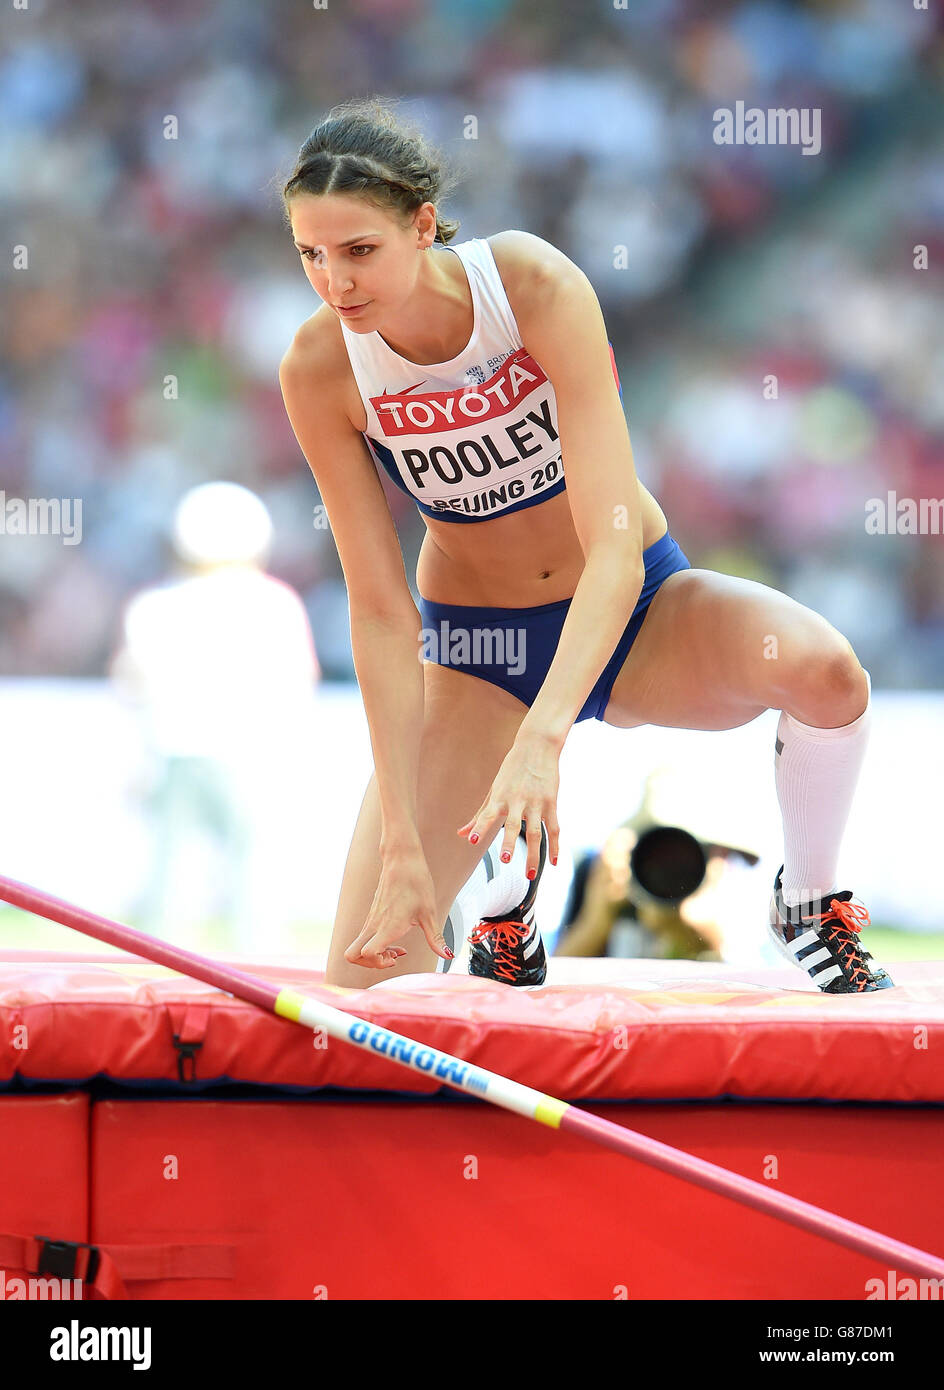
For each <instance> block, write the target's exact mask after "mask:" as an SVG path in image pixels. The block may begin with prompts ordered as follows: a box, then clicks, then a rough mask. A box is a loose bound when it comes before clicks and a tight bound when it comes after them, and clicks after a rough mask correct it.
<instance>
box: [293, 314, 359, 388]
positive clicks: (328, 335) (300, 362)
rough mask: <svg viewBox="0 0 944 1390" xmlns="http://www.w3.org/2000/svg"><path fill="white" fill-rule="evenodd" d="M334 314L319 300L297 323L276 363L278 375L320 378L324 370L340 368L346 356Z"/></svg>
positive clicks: (329, 372) (322, 376)
mask: <svg viewBox="0 0 944 1390" xmlns="http://www.w3.org/2000/svg"><path fill="white" fill-rule="evenodd" d="M345 355H346V354H345V353H344V344H343V343H342V341H341V332H340V328H339V321H338V316H337V314H334V313H332V311H331V306H330V305H329V304H322V305H321V306H320V308H318V309H316V310H315V312H314V313H313V314H311V315H310V317H309V318H307V319H305V322H304V323H302V324H299V326H298V328H297V329H296V330H295V336H294V337H293V339H292V341H291V342H290V343H289V345H288V347H287V348H286V350H285V352H284V354H283V356H282V361H281V363H280V364H279V377H280V379H281V380H283V381H284V380H285V379H286V377H289V378H297V377H300V376H304V377H311V376H312V375H314V377H315V379H317V380H321V381H323V380H324V379H325V376H326V374H329V375H330V374H333V372H335V371H337V370H339V369H340V367H341V365H342V360H343V358H344V357H345Z"/></svg>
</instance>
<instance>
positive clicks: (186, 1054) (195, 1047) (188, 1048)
mask: <svg viewBox="0 0 944 1390" xmlns="http://www.w3.org/2000/svg"><path fill="white" fill-rule="evenodd" d="M173 1036H174V1047H175V1048H176V1050H177V1079H178V1080H179V1081H181V1082H184V1083H185V1082H187V1081H196V1079H197V1053H198V1052H199V1050H200V1048H201V1047H202V1046H203V1043H202V1042H181V1040H180V1034H179V1033H175V1034H174V1035H173ZM185 1062H189V1063H190V1075H189V1076H184V1063H185Z"/></svg>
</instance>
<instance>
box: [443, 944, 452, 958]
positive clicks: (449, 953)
mask: <svg viewBox="0 0 944 1390" xmlns="http://www.w3.org/2000/svg"><path fill="white" fill-rule="evenodd" d="M443 955H445V956H448V957H449V959H450V960H455V956H454V955H453V953H452V951H450V949H449V947H448V946H444V947H443Z"/></svg>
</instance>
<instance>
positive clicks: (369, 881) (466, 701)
mask: <svg viewBox="0 0 944 1390" xmlns="http://www.w3.org/2000/svg"><path fill="white" fill-rule="evenodd" d="M423 672H424V680H425V692H426V693H425V708H424V726H423V738H422V743H421V746H420V765H419V778H418V782H417V821H418V829H419V832H420V839H421V841H422V844H423V848H424V850H425V853H426V862H427V864H428V865H429V870H430V874H431V876H432V879H433V884H434V886H435V890H436V909H437V913H438V916H439V921H440V924H444V923H445V921H446V917H447V916H448V913H449V909H450V908H451V907H452V904H453V902H454V901H455V898H456V894H457V893H458V892H459V890H460V888H461V887H462V885H463V884H464V883H465V882H466V881H467V879H468V878H469V876H470V874H471V873H472V871H473V869H474V868H475V866H476V864H477V863H478V861H479V860H480V859H481V858H482V856H483V854H484V853H485V850H486V849H487V848H488V846H487V845H484V844H478V845H470V844H469V843H468V840H466V839H463V838H461V837H460V836H459V835H457V834H456V831H457V830H458V829H459V826H460V825H464V824H465V822H466V821H467V820H468V819H469V818H470V817H471V816H473V815H474V814H475V812H476V811H477V810H478V808H479V806H480V805H481V804H482V802H483V801H484V799H485V797H486V795H487V793H488V790H489V788H490V787H491V785H492V781H493V780H494V777H495V774H496V772H497V771H498V769H499V767H500V766H501V763H502V759H503V758H504V757H505V754H506V753H507V752H508V750H509V748H510V747H511V745H512V743H514V740H515V735H516V734H517V732H518V727H519V725H520V724H521V721H522V720H523V719H524V717H525V715H526V714H527V712H528V708H527V705H525V704H524V703H523V702H522V701H521V700H517V699H516V698H515V697H514V696H513V695H510V694H509V693H508V692H507V691H506V690H502V689H501V688H500V687H499V686H496V685H491V684H490V683H489V682H488V681H484V680H481V679H480V678H479V677H477V676H470V675H468V674H467V673H466V672H463V671H457V670H454V669H452V668H450V667H448V666H438V665H436V664H434V663H432V662H427V663H425V664H424V666H423ZM380 831H381V818H380V798H379V795H378V791H377V779H376V774H372V775H371V779H370V782H369V783H368V786H367V791H366V793H365V795H364V800H363V802H362V804H361V809H360V813H359V815H358V818H357V824H356V826H355V829H354V837H353V839H352V841H351V847H350V849H349V851H348V856H347V862H346V864H345V866H344V877H343V880H342V883H341V893H340V897H339V899H338V910H337V915H336V917H335V922H334V932H333V934H332V937H331V946H330V949H329V952H328V965H327V970H326V973H325V981H326V983H327V984H333V985H344V986H347V987H349V988H354V989H364V988H366V987H368V986H369V985H375V984H377V982H378V981H379V980H382V979H386V978H388V977H389V976H391V975H412V974H416V973H418V972H420V971H432V970H435V969H436V964H437V961H438V957H437V956H436V954H435V952H433V951H431V950H430V948H429V946H428V945H427V943H426V938H425V937H424V936H423V933H422V932H421V931H420V929H419V928H418V927H414V928H413V929H412V930H411V931H409V932H408V933H407V934H406V935H405V936H403V937H401V939H400V940H399V941H398V943H397V944H398V945H399V946H403V947H404V948H405V949H406V955H405V956H403V957H401V959H400V960H399V961H398V962H397V963H396V965H393V966H391V967H390V968H389V969H385V970H372V969H369V968H368V967H366V966H361V965H351V964H350V962H349V961H346V960H345V959H344V951H345V950H346V948H347V947H348V946H349V945H350V943H351V942H352V941H353V940H354V938H355V937H356V936H357V935H358V933H359V932H360V931H361V929H362V928H363V926H364V923H365V921H366V919H367V914H368V912H369V910H370V905H371V903H372V901H373V897H374V893H375V891H376V889H377V883H378V880H379V878H380Z"/></svg>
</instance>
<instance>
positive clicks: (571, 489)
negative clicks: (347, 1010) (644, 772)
mask: <svg viewBox="0 0 944 1390" xmlns="http://www.w3.org/2000/svg"><path fill="white" fill-rule="evenodd" d="M445 187H446V183H445V180H444V178H443V175H442V173H441V164H440V160H439V157H438V155H437V153H436V151H435V150H433V149H431V147H430V146H429V145H428V143H427V141H426V140H425V138H424V137H423V135H422V133H420V132H418V131H416V130H414V129H412V128H409V127H407V126H406V125H405V124H404V123H403V122H402V121H400V120H399V118H398V117H397V115H396V113H395V112H394V110H393V109H392V107H391V104H390V103H385V102H380V101H376V100H368V101H358V102H346V103H342V105H341V106H339V107H336V108H334V110H333V111H331V112H330V113H329V114H328V116H327V118H326V119H325V120H324V121H323V122H322V123H321V124H320V125H319V126H318V127H317V128H316V129H315V130H314V131H313V132H312V134H311V135H310V136H309V138H308V139H307V140H306V141H305V143H304V145H303V146H302V148H301V150H300V152H299V155H298V159H297V162H296V165H295V168H294V170H293V172H292V174H291V177H290V178H289V179H288V180H287V182H286V183H285V185H284V187H283V190H282V196H283V201H284V208H285V214H286V220H287V222H288V224H289V226H290V228H291V232H292V236H293V240H294V244H295V246H296V247H297V250H298V253H299V255H300V257H301V260H302V266H303V268H304V271H305V274H306V275H307V277H308V280H309V282H310V284H311V286H312V288H313V289H314V290H315V291H316V292H317V294H318V295H319V296H320V298H321V299H322V300H323V301H324V302H323V304H322V305H321V307H320V308H319V309H318V310H317V311H316V312H315V313H314V314H313V315H312V316H311V317H310V318H309V319H307V320H306V321H305V322H304V323H303V324H302V326H301V327H300V328H299V330H298V332H297V333H296V335H295V338H294V341H293V342H292V343H291V345H290V347H289V348H288V350H287V352H286V354H285V356H284V358H283V360H282V364H281V368H280V373H279V377H280V382H281V386H282V392H283V397H284V401H285V407H286V410H287V412H288V416H289V419H290V421H291V424H292V427H293V429H294V431H295V435H296V437H297V439H298V443H299V445H300V447H301V449H302V452H303V453H304V455H305V457H306V459H307V460H308V463H309V466H310V468H311V471H312V473H313V475H314V478H315V481H316V483H317V485H318V489H319V492H320V495H321V499H322V502H323V504H324V506H325V509H326V512H327V516H328V520H329V523H330V526H331V529H332V532H333V536H334V540H335V543H336V545H337V549H338V554H339V557H340V561H341V565H342V568H343V571H344V576H345V581H346V585H347V591H348V596H349V602H350V619H351V638H352V646H353V654H354V662H355V669H356V671H357V677H358V683H359V686H360V690H361V694H362V697H363V700H364V706H365V712H366V716H367V720H368V725H369V728H370V737H371V746H372V750H373V755H374V773H373V775H372V777H371V779H370V783H369V785H368V787H367V791H366V794H365V796H364V800H363V803H362V806H361V809H360V813H359V816H358V820H357V824H356V828H355V831H354V836H353V840H352V843H351V846H350V850H349V853H348V857H347V862H346V865H345V870H344V877H343V882H342V887H341V892H340V897H339V902H338V910H337V916H336V919H335V923H334V932H333V936H332V941H331V947H330V952H329V959H328V967H327V973H326V981H327V982H328V983H331V984H335V985H341V986H350V987H355V988H363V987H364V986H366V985H369V984H370V983H372V982H375V981H376V980H377V979H378V973H377V972H378V971H384V972H386V974H387V975H398V974H406V973H414V972H417V971H426V970H434V969H437V968H443V965H446V967H447V968H448V962H449V960H450V959H451V957H452V954H453V952H452V949H451V946H452V945H454V944H455V941H454V940H453V941H452V942H450V941H449V940H447V936H446V934H444V933H445V928H446V925H447V924H448V925H449V927H450V933H449V934H450V935H452V928H453V927H454V925H455V922H456V921H458V922H460V923H463V922H464V917H463V903H464V905H465V913H466V915H468V912H469V897H468V885H469V884H470V883H472V882H475V881H477V880H476V879H475V874H476V873H478V876H479V878H482V877H483V873H482V867H483V864H484V865H485V875H484V876H485V877H486V878H487V879H488V882H487V890H488V893H487V895H486V897H485V898H482V899H480V902H481V904H483V905H484V910H482V907H480V908H479V909H477V910H476V909H473V910H472V921H471V923H470V925H473V926H474V927H475V930H474V932H473V934H472V937H471V938H470V940H471V942H472V952H471V960H470V967H469V968H470V970H471V971H472V972H473V973H475V974H479V975H485V976H490V977H492V978H495V979H501V980H505V981H506V982H507V983H509V984H514V985H530V984H539V983H541V981H542V980H543V979H544V972H545V956H544V949H543V946H542V944H541V939H540V934H539V932H538V929H537V924H536V922H535V921H534V911H533V905H534V893H535V890H536V887H537V883H538V881H539V877H540V873H541V871H542V869H543V867H544V861H545V856H546V855H547V854H548V853H549V855H550V858H551V862H552V863H555V862H556V859H557V853H558V834H559V827H558V821H557V812H556V801H557V793H558V761H559V757H560V753H561V749H562V748H563V745H564V741H565V739H566V738H567V734H568V731H569V730H570V728H571V726H572V725H573V724H574V723H575V722H576V721H578V720H581V719H590V718H594V719H602V720H605V721H606V722H607V723H608V724H611V725H615V726H616V727H618V728H622V729H632V728H636V727H639V726H640V725H644V724H657V725H665V726H669V727H673V728H684V729H705V730H710V729H733V728H736V727H738V726H739V725H742V724H747V723H749V722H750V721H751V720H753V719H756V718H757V716H758V715H760V714H762V713H763V712H764V711H765V710H767V709H775V710H779V711H781V715H780V721H779V724H778V729H777V739H776V751H775V760H774V765H775V779H776V790H777V795H778V799H779V804H780V807H781V811H782V814H783V825H784V864H783V866H782V869H781V871H780V872H779V873H778V874H777V877H776V882H775V884H774V891H773V897H772V901H771V909H770V921H769V923H768V930H769V931H770V933H771V935H772V936H773V939H774V941H775V943H776V944H777V946H778V947H779V949H780V950H781V951H782V952H783V953H784V954H785V955H786V956H787V958H788V959H790V960H791V961H792V962H793V963H795V964H797V965H799V966H800V967H801V968H802V969H804V970H805V971H806V972H807V974H808V975H809V976H810V978H811V979H812V980H813V981H814V982H815V983H816V984H817V986H819V988H821V989H823V990H824V991H825V992H827V993H858V992H864V991H870V990H874V989H882V988H887V987H888V986H890V985H891V983H892V982H891V980H890V978H889V976H888V974H887V972H885V971H884V970H882V969H881V968H880V967H879V966H878V965H877V964H876V963H875V961H874V960H873V959H872V957H871V955H870V954H869V952H868V951H866V950H865V949H864V947H863V946H862V944H861V940H860V935H859V933H860V927H861V926H862V925H863V924H864V923H867V922H868V913H867V912H866V911H865V909H864V908H862V907H861V906H858V905H855V904H853V903H852V902H851V898H852V894H851V892H849V891H848V890H845V891H840V890H837V889H836V888H835V883H836V864H837V859H838V853H839V846H840V840H841V837H842V834H843V831H844V828H845V824H846V820H847V818H848V814H849V810H850V807H851V803H852V797H853V793H854V790H855V785H856V782H857V779H858V775H859V770H860V767H861V764H862V760H863V756H864V753H865V747H866V742H867V739H868V733H869V724H870V709H871V705H870V691H871V682H870V680H869V676H868V673H867V672H866V671H864V670H863V668H862V667H861V665H860V664H859V662H858V660H857V658H856V655H855V652H854V651H853V649H852V647H851V646H850V644H849V642H848V641H847V640H846V639H845V638H844V637H843V636H842V635H841V634H840V633H839V632H837V631H836V629H835V628H834V627H832V626H831V625H830V624H829V623H828V622H827V621H826V620H825V619H824V618H823V617H821V616H819V615H818V614H817V613H815V612H812V611H811V610H809V609H808V608H805V607H803V606H802V605H801V604H799V603H797V602H795V601H794V600H793V599H791V598H789V597H788V596H787V595H785V594H782V593H780V592H778V591H777V590H775V589H772V588H769V587H767V586H766V585H764V584H760V583H755V582H753V581H751V580H746V579H740V578H734V577H732V576H729V575H726V574H719V573H715V572H713V571H711V570H705V569H693V568H692V567H691V565H690V564H689V562H688V560H687V558H686V556H685V555H684V554H683V553H682V551H681V550H680V548H679V546H678V544H677V543H676V541H675V540H674V539H673V538H672V536H671V534H670V532H669V529H668V524H667V521H666V517H665V514H664V513H663V511H662V509H661V507H660V506H659V504H658V502H657V501H656V499H655V498H654V497H653V496H652V495H651V493H650V492H649V491H648V490H647V489H646V488H645V487H643V486H642V484H641V483H640V482H639V481H638V479H637V477H636V473H635V468H634V464H633V455H632V450H631V447H630V441H629V435H628V433H627V427H626V420H625V417H624V414H623V408H622V403H621V393H620V390H619V387H618V380H617V378H616V374H615V364H614V361H613V357H612V350H611V348H610V345H609V343H608V340H607V333H606V327H605V324H604V320H603V315H602V312H601V310H600V306H599V303H598V301H597V298H596V295H595V293H594V290H593V287H592V285H591V284H590V282H589V280H588V279H587V277H586V276H585V275H584V274H583V272H582V271H581V270H580V269H579V268H578V267H577V266H576V265H575V264H574V263H573V262H572V261H570V260H569V259H568V257H567V256H565V255H564V254H563V253H562V252H560V251H559V250H557V249H556V248H555V247H554V246H552V245H550V244H549V243H548V242H546V241H544V240H542V239H541V238H540V237H537V236H533V235H530V234H529V233H527V232H524V231H504V232H499V233H496V234H495V235H493V236H490V237H485V238H475V239H470V240H467V241H464V242H461V243H459V244H458V245H456V246H455V247H450V246H449V245H448V243H449V242H451V241H452V240H453V238H454V237H455V234H456V232H457V230H458V223H456V222H454V221H448V220H443V218H442V217H441V215H440V212H439V205H440V204H441V202H442V199H443V194H444V191H445ZM601 215H605V213H604V212H603V210H601ZM378 466H381V467H383V468H384V469H385V470H386V472H387V473H388V475H389V476H390V478H391V479H392V480H393V482H394V483H395V484H396V485H397V486H398V487H400V488H401V489H402V490H403V491H404V492H406V493H407V494H408V495H410V496H411V497H412V498H413V499H414V500H415V502H416V505H417V507H418V508H419V510H420V513H421V514H422V516H423V520H424V522H425V526H426V534H425V537H424V539H423V544H422V548H421V550H420V554H419V559H418V563H417V570H416V588H417V591H418V593H419V595H420V596H421V599H420V611H417V607H416V605H415V603H414V601H413V597H412V594H411V591H410V587H409V585H408V583H407V579H406V574H405V571H404V566H403V558H402V555H401V551H400V545H399V541H398V538H397V534H396V531H395V528H394V524H393V520H392V517H391V513H390V509H389V507H388V505H387V501H386V498H385V495H384V492H383V488H382V487H381V483H380V480H379V477H378V474H377V467H378ZM418 657H420V658H422V660H418ZM324 794H325V795H330V788H325V792H324ZM502 828H503V830H502ZM519 835H520V836H521V837H522V839H521V842H519ZM499 836H501V839H502V853H501V862H504V863H506V864H510V861H511V860H512V856H513V854H514V853H515V852H516V851H517V853H518V854H519V855H523V854H524V848H523V846H524V845H526V870H527V880H529V881H528V882H525V883H524V885H523V888H524V891H522V880H521V879H520V877H519V878H518V879H517V880H516V881H514V880H512V879H511V878H510V875H511V868H510V867H509V869H507V870H504V871H502V870H501V868H500V864H499V863H497V862H496V861H495V859H494V858H493V857H489V855H487V853H486V852H487V850H488V849H489V846H490V843H491V842H492V841H493V840H496V841H497V839H498V837H499ZM496 870H497V872H496ZM509 895H510V896H509Z"/></svg>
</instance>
